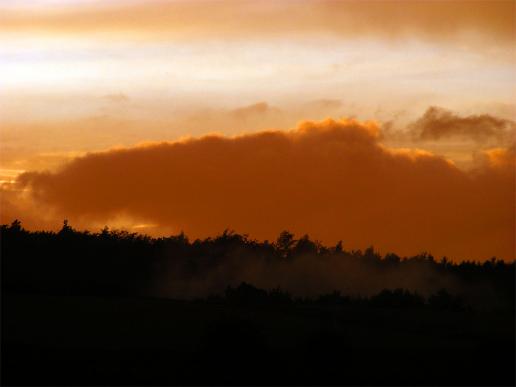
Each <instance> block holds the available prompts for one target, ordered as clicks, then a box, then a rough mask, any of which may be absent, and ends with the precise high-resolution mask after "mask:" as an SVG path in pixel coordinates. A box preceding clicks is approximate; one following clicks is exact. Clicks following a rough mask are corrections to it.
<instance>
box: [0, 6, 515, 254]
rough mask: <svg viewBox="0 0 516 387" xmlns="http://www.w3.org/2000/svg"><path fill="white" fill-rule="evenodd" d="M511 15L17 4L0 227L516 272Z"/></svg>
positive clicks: (10, 32) (7, 35) (5, 45)
mask: <svg viewBox="0 0 516 387" xmlns="http://www.w3.org/2000/svg"><path fill="white" fill-rule="evenodd" d="M514 15H515V2H514V1H496V0H493V1H417V0H416V1H411V2H409V1H353V0H350V1H316V0H314V1H302V0H300V1H284V2H275V1H262V2H255V1H161V0H156V1H139V0H126V1H122V0H108V1H95V0H76V1H72V0H48V1H45V0H38V1H36V0H18V1H8V0H0V184H2V186H1V191H0V192H1V197H0V204H1V206H0V220H1V222H2V223H7V222H11V221H12V220H14V219H15V218H18V219H20V220H21V221H22V223H23V224H24V225H25V227H27V228H29V229H54V230H55V229H59V228H60V227H61V225H62V220H63V219H65V218H66V219H69V221H70V224H72V225H73V226H75V227H77V228H80V229H83V228H89V229H96V228H100V227H103V226H104V225H108V226H110V227H122V228H126V229H128V230H130V231H138V232H145V233H149V234H152V235H166V234H169V233H177V232H180V231H181V230H184V231H185V232H187V234H188V235H191V236H192V237H194V238H196V237H199V238H204V237H207V236H214V235H216V234H217V233H220V232H222V231H223V230H224V228H230V229H235V230H236V231H237V232H244V233H248V234H249V235H250V236H251V237H254V238H257V239H260V240H263V239H270V240H272V239H274V238H275V236H277V234H278V233H279V232H280V231H282V230H284V229H289V230H291V231H293V232H295V233H296V234H304V233H308V234H310V235H311V236H314V237H315V238H317V239H319V240H321V241H323V242H325V243H334V242H336V241H337V240H339V239H342V240H343V241H344V242H345V247H347V248H349V249H351V248H353V249H359V248H360V249H364V248H366V247H368V246H370V245H374V246H375V247H376V248H378V249H379V250H380V251H381V252H383V253H386V252H388V251H394V252H397V253H400V254H417V253H420V252H422V251H428V252H431V253H433V254H435V255H437V256H440V255H446V256H448V257H449V258H451V259H456V260H462V259H478V260H484V259H488V258H490V257H491V256H493V255H496V256H498V257H500V258H505V259H514V258H515V255H516V254H515V236H514V235H515V234H516V228H515V212H516V211H515V203H514V194H515V192H514V191H515V181H514V178H515V164H516V161H515V157H514V152H515V145H514V144H515V137H514V135H515V133H516V126H515V120H516V106H515V102H514V101H516V98H515V97H516V95H515V84H516V83H515V76H516V72H515V66H514V65H515V59H516V57H515V51H514V50H515V47H516V46H515V36H516V34H515V32H516V31H515V18H514Z"/></svg>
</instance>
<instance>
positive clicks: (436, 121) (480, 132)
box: [411, 107, 516, 145]
mask: <svg viewBox="0 0 516 387" xmlns="http://www.w3.org/2000/svg"><path fill="white" fill-rule="evenodd" d="M411 130H412V132H413V134H414V135H415V136H416V137H417V138H418V139H420V140H441V139H447V138H452V137H459V138H470V139H473V140H475V141H477V142H480V143H484V144H485V143H486V141H494V142H496V143H498V144H503V145H507V144H511V143H513V142H514V140H515V136H516V123H515V122H513V121H511V120H506V119H501V118H497V117H494V116H491V115H489V114H481V115H470V116H466V117H461V116H458V115H456V114H454V113H453V112H451V111H449V110H446V109H442V108H439V107H430V108H429V109H428V110H427V111H426V112H425V114H424V115H423V116H422V117H421V118H419V119H418V120H417V121H415V122H414V123H413V124H412V125H411Z"/></svg>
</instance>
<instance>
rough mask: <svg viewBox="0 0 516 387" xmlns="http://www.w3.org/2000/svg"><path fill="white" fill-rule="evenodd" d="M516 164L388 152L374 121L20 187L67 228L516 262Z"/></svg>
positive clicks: (140, 158) (41, 177)
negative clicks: (293, 241)
mask: <svg viewBox="0 0 516 387" xmlns="http://www.w3.org/2000/svg"><path fill="white" fill-rule="evenodd" d="M501 157H502V155H501V154H500V152H498V153H497V152H492V154H491V159H492V160H495V159H496V160H499V159H500V158H501ZM515 165H516V163H515V162H514V161H511V162H484V164H483V166H482V168H480V169H478V170H475V171H473V172H469V173H468V172H464V171H462V170H460V169H458V168H456V167H455V166H454V165H453V164H452V163H451V162H449V161H447V160H445V159H443V158H441V157H437V156H435V155H433V154H431V153H429V152H418V151H409V150H391V149H389V148H387V147H385V146H383V145H382V144H381V143H380V142H379V128H378V126H377V125H376V124H375V123H374V122H366V123H363V122H359V121H356V120H349V119H343V120H339V121H334V120H330V119H328V120H325V121H321V122H311V121H307V122H303V123H301V124H300V125H299V127H298V128H297V129H295V130H291V131H288V132H281V131H267V132H259V133H256V134H251V135H245V136H238V137H222V136H207V137H202V138H198V139H189V140H185V141H182V142H173V143H156V144H152V145H146V146H140V147H133V148H125V149H117V150H111V151H107V152H101V153H91V154H88V155H86V156H84V157H79V158H76V159H74V160H73V161H71V162H69V163H66V164H64V165H63V166H62V168H61V169H60V170H59V171H56V172H54V173H50V172H48V173H43V172H29V173H24V174H22V175H21V176H20V177H19V178H18V181H17V183H16V187H17V189H25V190H27V191H25V192H27V194H28V195H30V197H31V200H32V203H33V204H34V207H33V208H35V209H37V211H38V215H40V216H41V217H42V218H44V217H45V216H47V219H48V217H51V218H53V219H55V223H56V226H59V225H60V223H61V221H62V219H63V218H67V219H69V220H70V221H71V222H72V224H75V225H78V224H80V225H84V226H88V225H90V226H91V225H99V224H103V223H104V224H109V222H110V220H112V219H117V218H118V219H120V217H127V219H133V220H134V222H135V224H152V225H156V226H157V227H158V229H160V230H161V232H172V231H173V232H177V231H179V230H184V231H185V232H186V233H187V234H188V235H190V236H192V237H207V236H212V235H215V234H217V233H219V232H220V231H221V230H224V229H225V228H231V229H234V230H236V231H238V232H242V233H249V234H250V236H251V237H254V238H258V239H269V240H270V239H273V238H275V237H276V236H277V235H278V233H279V232H280V231H281V230H283V229H289V230H291V231H293V232H294V233H296V234H304V233H309V234H310V235H311V236H312V237H314V238H316V239H319V240H321V241H323V242H325V243H334V242H335V241H337V240H339V239H343V240H344V243H345V246H346V247H347V248H365V247H367V246H369V245H371V244H374V246H375V247H377V248H378V249H379V250H380V251H382V252H387V251H394V252H397V253H400V254H414V253H418V252H421V251H424V250H426V251H429V252H431V253H433V254H435V255H437V256H440V255H447V256H448V257H451V258H453V259H485V258H490V257H491V256H493V255H496V256H498V257H501V258H505V259H514V258H515V254H514V243H515V224H514V222H515V220H514V215H515V203H514V194H515V181H514V172H515ZM24 215H27V213H26V212H25V213H24V212H22V211H20V212H19V213H18V214H17V215H15V216H16V217H18V218H20V219H21V220H22V221H23V220H24ZM6 221H9V219H6V217H5V212H4V211H2V222H6ZM33 225H34V224H33Z"/></svg>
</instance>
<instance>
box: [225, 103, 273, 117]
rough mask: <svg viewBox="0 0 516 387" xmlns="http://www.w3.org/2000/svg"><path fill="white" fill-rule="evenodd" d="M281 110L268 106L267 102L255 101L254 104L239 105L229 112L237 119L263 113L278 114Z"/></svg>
mask: <svg viewBox="0 0 516 387" xmlns="http://www.w3.org/2000/svg"><path fill="white" fill-rule="evenodd" d="M280 112H281V111H280V110H279V109H278V108H274V107H271V106H269V104H268V103H267V102H257V103H255V104H252V105H249V106H244V107H240V108H237V109H234V110H232V111H231V112H230V114H231V115H233V116H234V117H235V118H237V119H243V120H245V119H247V118H252V117H255V116H262V115H264V114H278V113H280Z"/></svg>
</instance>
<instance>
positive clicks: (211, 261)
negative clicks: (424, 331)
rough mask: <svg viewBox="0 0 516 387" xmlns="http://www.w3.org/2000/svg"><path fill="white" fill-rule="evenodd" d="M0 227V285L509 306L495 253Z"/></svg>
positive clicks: (508, 268) (510, 291)
mask: <svg viewBox="0 0 516 387" xmlns="http://www.w3.org/2000/svg"><path fill="white" fill-rule="evenodd" d="M0 232H1V234H0V237H1V244H2V246H1V249H2V250H1V254H2V289H3V291H4V292H15V293H20V292H21V293H46V294H67V295H71V294H77V295H80V294H82V295H124V296H128V295H141V296H153V297H166V298H177V299H193V298H206V297H212V298H213V297H217V296H219V297H220V296H224V295H225V296H226V297H227V299H232V300H235V299H236V298H238V297H239V296H240V297H255V298H256V297H257V298H258V299H259V298H260V297H261V296H259V295H257V294H254V296H250V294H253V293H252V292H251V293H249V292H246V291H245V288H244V289H243V290H242V285H241V284H242V283H246V284H250V285H248V286H251V287H252V288H253V289H264V290H263V291H262V292H264V293H263V294H262V296H263V297H262V298H264V299H267V300H268V301H267V302H269V301H270V302H273V303H274V302H278V301H281V300H283V302H284V301H285V300H298V301H299V300H301V299H311V300H317V299H319V300H320V302H330V301H331V300H333V301H332V302H337V303H338V302H344V301H345V300H346V299H347V300H349V299H350V297H351V299H354V300H356V299H360V298H364V297H366V298H370V302H371V304H372V305H380V304H382V305H384V304H385V305H396V304H399V305H405V306H406V305H412V306H414V305H423V304H425V305H427V304H433V305H439V304H441V305H446V304H450V305H451V304H456V305H459V304H460V305H470V306H474V307H476V308H481V309H485V308H488V309H493V308H494V309H496V308H506V307H509V308H510V307H513V305H514V273H515V270H514V268H515V264H514V262H512V263H507V262H504V261H501V260H498V259H496V258H492V259H490V260H487V261H485V262H483V263H479V262H473V261H464V262H460V263H455V262H452V261H450V260H449V259H447V258H446V257H442V258H440V259H436V258H434V257H433V256H432V255H431V254H428V253H422V254H419V255H416V256H412V257H399V256H398V255H396V254H394V253H388V254H386V255H384V256H381V255H380V254H378V253H377V252H376V251H375V250H374V248H373V247H370V248H368V249H366V250H364V251H360V250H351V251H347V250H346V249H345V248H344V246H345V244H344V243H342V242H339V243H337V244H336V245H335V246H324V245H322V244H321V243H319V242H317V241H313V240H311V239H310V238H309V236H308V235H304V236H301V237H299V238H296V237H295V236H294V235H293V234H291V233H289V232H288V231H284V232H282V233H281V234H280V235H279V236H278V238H277V240H276V241H274V242H269V241H263V242H258V241H256V240H252V239H249V238H248V237H247V236H246V235H240V234H237V233H235V232H232V231H229V230H225V231H224V232H223V233H222V234H220V235H218V236H216V237H214V238H207V239H204V240H194V241H190V240H189V239H188V237H187V236H186V235H184V234H183V233H181V234H179V235H173V236H169V237H161V238H151V237H149V236H146V235H141V234H136V233H129V232H127V231H119V230H109V229H108V228H104V229H103V230H101V231H100V232H96V233H94V232H89V231H76V230H74V229H73V228H72V227H71V226H70V225H69V224H68V222H67V221H65V222H64V225H63V227H62V229H61V230H60V231H59V232H57V233H55V232H48V231H39V232H30V231H27V230H24V229H23V227H22V225H21V224H20V222H19V221H14V222H13V223H12V224H11V225H2V226H1V228H0ZM238 286H240V287H239V288H237V287H238ZM254 287H256V288H254ZM228 289H234V290H233V293H231V290H230V292H229V293H228ZM235 289H240V292H236V290H235ZM249 289H250V288H249ZM249 289H247V290H249ZM402 289H403V290H402ZM267 291H268V292H269V293H267ZM248 293H249V294H248ZM287 295H288V296H287ZM450 297H451V298H450ZM454 297H456V299H455V298H454ZM458 300H460V301H458Z"/></svg>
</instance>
